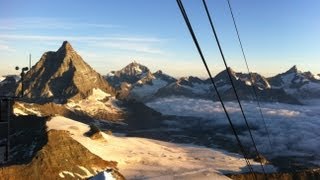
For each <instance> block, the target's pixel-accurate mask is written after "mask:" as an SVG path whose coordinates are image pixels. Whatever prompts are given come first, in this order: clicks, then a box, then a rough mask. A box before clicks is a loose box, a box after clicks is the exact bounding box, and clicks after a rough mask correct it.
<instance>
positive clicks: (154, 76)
mask: <svg viewBox="0 0 320 180" xmlns="http://www.w3.org/2000/svg"><path fill="white" fill-rule="evenodd" d="M228 71H229V72H230V74H231V79H232V81H233V82H234V84H235V87H236V90H237V93H238V94H239V97H240V99H241V100H254V99H255V97H254V90H255V91H256V93H257V95H258V98H259V99H260V100H262V101H267V102H283V103H291V104H301V102H300V100H301V99H306V98H307V99H311V98H320V77H319V75H314V74H312V73H311V72H301V71H299V70H298V69H297V67H296V66H293V67H292V68H291V69H289V70H288V71H286V72H285V73H281V74H278V75H276V76H274V77H269V78H266V77H264V76H262V75H260V74H258V73H251V75H250V74H248V73H239V72H235V71H234V70H233V69H231V68H228ZM105 78H106V80H107V81H109V82H110V83H111V85H112V86H113V87H115V88H116V89H117V90H118V92H120V93H119V94H121V98H128V99H136V100H139V101H143V102H147V101H150V100H153V99H156V98H161V97H168V96H186V97H191V98H203V99H214V100H217V95H216V92H215V91H214V89H213V86H212V84H211V81H210V79H200V78H198V77H194V76H189V77H182V78H179V79H175V78H173V77H171V76H169V75H167V74H164V73H163V72H162V71H157V72H155V73H152V72H150V70H149V69H148V68H147V67H146V66H144V65H141V64H139V63H137V62H132V63H130V64H129V65H127V66H126V67H124V68H123V69H121V70H119V71H113V72H111V73H109V74H108V75H106V76H105ZM251 78H252V79H251ZM213 80H214V82H215V83H216V86H217V87H218V91H219V92H220V94H222V97H223V99H224V100H235V99H236V97H235V94H234V91H233V89H232V86H231V83H230V79H229V77H228V74H227V70H224V71H222V72H220V73H218V74H217V75H216V76H215V77H214V78H213ZM252 87H254V88H255V89H253V88H252Z"/></svg>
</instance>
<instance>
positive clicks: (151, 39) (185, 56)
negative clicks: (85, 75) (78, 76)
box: [0, 0, 320, 77]
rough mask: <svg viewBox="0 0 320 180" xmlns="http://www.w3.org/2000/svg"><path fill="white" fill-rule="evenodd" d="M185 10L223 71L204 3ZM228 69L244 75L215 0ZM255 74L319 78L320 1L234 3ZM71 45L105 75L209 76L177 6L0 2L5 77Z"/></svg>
mask: <svg viewBox="0 0 320 180" xmlns="http://www.w3.org/2000/svg"><path fill="white" fill-rule="evenodd" d="M183 2H184V5H185V8H186V10H187V12H188V15H189V16H190V19H191V21H192V24H193V27H194V29H195V31H196V34H197V36H198V39H199V41H200V43H201V46H202V48H203V51H204V54H205V56H206V57H207V60H208V62H209V65H210V67H211V70H212V73H213V74H216V73H217V72H219V71H221V70H222V69H223V66H222V60H221V57H220V56H219V53H218V49H217V46H216V45H215V41H214V39H213V36H212V33H211V30H210V27H209V24H208V21H207V19H206V16H205V14H204V9H203V5H202V4H201V0H192V1H190V0H189V1H188V0H184V1H183ZM207 3H208V6H209V9H210V11H211V13H212V16H213V20H214V23H215V25H216V28H217V32H218V35H219V38H220V41H221V44H222V47H223V50H224V53H225V55H226V58H227V61H228V64H229V66H231V67H233V68H234V69H235V70H237V71H242V72H245V64H244V62H243V59H242V56H241V51H240V48H239V45H238V42H237V39H236V33H235V30H234V28H233V24H232V19H231V16H230V12H229V10H228V6H227V1H226V0H208V1H207ZM231 3H232V6H233V10H234V14H235V16H236V20H237V24H238V28H239V31H240V35H241V38H242V41H243V44H244V47H245V51H246V54H247V58H248V62H249V65H250V68H251V70H252V71H254V72H260V73H262V74H263V75H265V76H271V75H274V74H276V73H279V72H283V71H285V70H287V69H288V68H290V67H291V66H293V65H297V66H298V68H300V69H301V70H303V71H309V70H310V71H311V72H313V73H320V63H319V62H320V51H319V47H320V33H319V32H320V22H319V19H320V11H319V9H320V1H318V0H306V1H301V0H281V1H279V0H268V1H257V0H231ZM64 40H68V41H69V42H70V43H71V44H72V46H73V47H74V49H75V50H76V51H78V53H79V54H80V55H81V56H82V57H83V58H84V59H85V61H87V62H88V63H89V64H90V65H91V66H92V67H93V68H95V69H96V70H97V71H98V72H100V73H101V74H107V73H108V72H109V71H111V70H118V69H120V68H122V67H123V66H125V65H126V64H128V63H130V62H131V61H133V60H136V61H138V62H140V63H142V64H145V65H147V66H148V67H150V68H151V70H153V71H156V70H158V69H162V70H163V71H164V72H166V73H168V74H172V75H174V76H187V75H197V76H201V77H206V74H205V71H204V68H203V66H202V64H201V60H200V58H199V55H198V54H197V51H196V49H195V46H194V44H193V42H192V40H191V37H190V35H189V32H188V30H187V28H186V26H185V23H184V21H183V19H182V16H181V14H180V11H179V9H178V6H177V4H176V1H175V0H158V1H150V0H134V1H132V0H117V1H116V0H113V1H112V0H106V1H98V0H92V1H84V0H83V1H62V0H56V1H49V0H29V1H22V0H12V1H4V0H0V58H1V60H0V75H4V74H8V73H16V72H15V71H14V67H15V66H16V65H19V66H23V65H27V64H28V54H29V53H31V54H32V60H33V62H34V63H35V62H36V61H38V60H39V59H40V57H41V55H42V54H43V53H44V52H45V51H49V50H50V51H55V50H57V49H58V48H59V46H60V45H61V44H62V42H63V41H64Z"/></svg>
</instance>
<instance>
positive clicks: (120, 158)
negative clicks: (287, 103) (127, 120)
mask: <svg viewBox="0 0 320 180" xmlns="http://www.w3.org/2000/svg"><path fill="white" fill-rule="evenodd" d="M47 126H48V129H57V130H67V131H69V132H70V133H71V134H72V135H71V137H72V138H73V139H75V140H76V141H78V142H79V143H81V144H82V145H83V146H84V147H86V148H87V149H88V150H89V151H91V152H92V153H94V154H96V155H98V156H99V157H101V158H102V159H104V160H107V161H116V162H118V168H119V171H120V172H121V173H122V174H123V175H124V176H125V177H126V178H127V179H157V178H160V177H163V178H160V179H173V178H175V177H188V176H192V177H193V178H194V179H200V178H205V177H207V176H206V175H208V174H212V177H219V178H221V179H228V178H227V177H226V176H223V175H222V173H223V172H233V173H236V172H241V171H245V172H248V171H249V170H248V169H247V168H246V163H245V160H244V159H243V158H242V157H241V156H240V155H238V154H234V153H229V152H226V151H223V150H218V149H212V148H211V149H209V148H204V147H200V146H195V145H192V144H184V145H182V144H173V143H167V142H162V141H157V140H150V139H145V138H135V137H115V136H112V135H107V134H105V133H102V135H103V137H104V138H105V139H106V141H93V140H91V139H90V138H89V137H86V136H84V135H83V134H84V133H85V132H87V131H88V130H89V127H88V125H85V124H83V123H80V122H77V121H74V120H71V119H68V118H65V117H60V116H57V117H54V118H52V119H51V120H50V121H49V122H47ZM73 127H77V128H73ZM250 162H251V163H252V164H253V166H254V167H256V169H255V170H256V171H259V170H260V168H259V167H258V163H256V162H253V161H250ZM266 168H267V169H268V170H269V171H275V169H274V168H273V167H272V166H267V167H266ZM204 172H205V173H204Z"/></svg>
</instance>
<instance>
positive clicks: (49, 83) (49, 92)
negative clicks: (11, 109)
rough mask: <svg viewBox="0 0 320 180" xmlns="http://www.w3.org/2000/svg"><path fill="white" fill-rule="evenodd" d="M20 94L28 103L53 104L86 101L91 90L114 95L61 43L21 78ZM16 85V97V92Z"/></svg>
mask: <svg viewBox="0 0 320 180" xmlns="http://www.w3.org/2000/svg"><path fill="white" fill-rule="evenodd" d="M23 83H24V94H25V97H26V98H27V99H29V100H31V101H35V102H39V101H44V102H48V101H53V100H54V101H57V102H64V101H66V99H70V98H72V99H81V98H85V97H88V96H89V95H90V93H91V92H92V89H94V88H96V89H101V90H102V91H104V92H106V93H108V94H110V95H114V94H115V90H114V89H113V88H112V87H111V86H110V85H109V83H108V82H107V81H105V79H104V78H103V77H102V76H101V75H100V74H98V73H97V72H96V71H95V70H94V69H92V68H91V67H90V66H89V65H88V64H87V63H86V62H85V61H84V60H83V59H82V58H81V56H80V55H78V54H77V52H76V51H75V50H74V49H73V48H72V46H71V44H70V43H69V42H67V41H64V42H63V44H62V46H61V47H60V48H59V49H58V50H57V51H56V52H52V51H49V52H46V53H44V54H43V55H42V57H41V59H40V60H39V61H38V62H37V63H36V65H35V66H33V67H32V68H31V69H30V70H29V71H28V72H27V73H26V75H25V78H24V82H23ZM21 88H22V84H21V83H20V84H19V86H18V88H17V91H16V93H18V92H20V91H21Z"/></svg>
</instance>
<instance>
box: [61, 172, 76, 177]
mask: <svg viewBox="0 0 320 180" xmlns="http://www.w3.org/2000/svg"><path fill="white" fill-rule="evenodd" d="M64 175H70V176H72V177H75V176H74V174H73V173H72V172H69V171H62V172H60V173H59V176H60V177H61V178H65V176H64Z"/></svg>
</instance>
